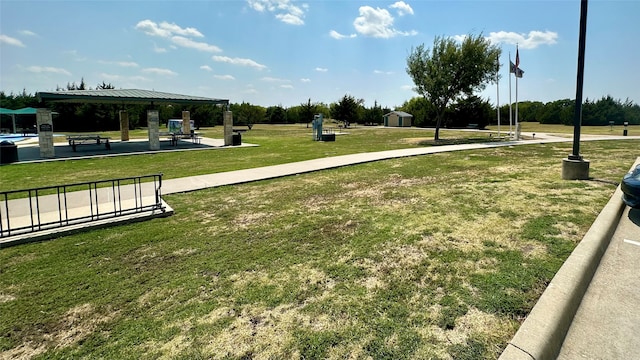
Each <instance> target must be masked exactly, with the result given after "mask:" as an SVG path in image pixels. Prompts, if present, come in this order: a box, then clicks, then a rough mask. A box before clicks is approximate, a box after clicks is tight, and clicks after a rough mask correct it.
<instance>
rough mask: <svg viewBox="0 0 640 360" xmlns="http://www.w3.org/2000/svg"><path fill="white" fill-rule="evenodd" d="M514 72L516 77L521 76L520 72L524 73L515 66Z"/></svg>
mask: <svg viewBox="0 0 640 360" xmlns="http://www.w3.org/2000/svg"><path fill="white" fill-rule="evenodd" d="M515 74H516V77H518V78H521V77H522V74H524V70H522V69H518V68H516V71H515Z"/></svg>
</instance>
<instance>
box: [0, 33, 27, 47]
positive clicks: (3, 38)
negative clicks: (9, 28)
mask: <svg viewBox="0 0 640 360" xmlns="http://www.w3.org/2000/svg"><path fill="white" fill-rule="evenodd" d="M0 44H7V45H13V46H19V47H26V46H25V45H24V44H23V43H22V41H20V40H18V39H16V38H12V37H10V36H7V35H3V34H0Z"/></svg>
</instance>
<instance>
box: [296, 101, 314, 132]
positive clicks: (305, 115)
mask: <svg viewBox="0 0 640 360" xmlns="http://www.w3.org/2000/svg"><path fill="white" fill-rule="evenodd" d="M315 113H316V104H311V98H309V100H308V101H307V103H306V104H305V103H302V104H300V113H299V114H300V119H301V120H302V121H304V122H305V123H307V127H309V123H310V122H311V121H313V116H314V115H315Z"/></svg>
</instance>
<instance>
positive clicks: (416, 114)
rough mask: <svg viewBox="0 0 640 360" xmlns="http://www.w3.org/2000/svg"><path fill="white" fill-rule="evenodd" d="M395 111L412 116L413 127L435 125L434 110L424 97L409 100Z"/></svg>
mask: <svg viewBox="0 0 640 360" xmlns="http://www.w3.org/2000/svg"><path fill="white" fill-rule="evenodd" d="M396 110H400V111H404V112H406V113H409V114H411V115H413V126H417V127H426V126H433V125H435V123H434V121H433V119H435V118H436V109H435V107H434V106H433V104H432V103H431V101H429V99H426V98H424V97H420V96H416V97H414V98H411V99H409V100H408V101H405V102H404V104H402V106H400V107H399V108H397V109H396ZM385 114H386V113H385Z"/></svg>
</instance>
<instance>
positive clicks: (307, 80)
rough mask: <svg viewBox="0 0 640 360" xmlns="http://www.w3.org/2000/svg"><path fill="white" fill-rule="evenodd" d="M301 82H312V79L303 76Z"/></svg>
mask: <svg viewBox="0 0 640 360" xmlns="http://www.w3.org/2000/svg"><path fill="white" fill-rule="evenodd" d="M300 82H303V83H308V82H311V79H307V78H302V79H300Z"/></svg>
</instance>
